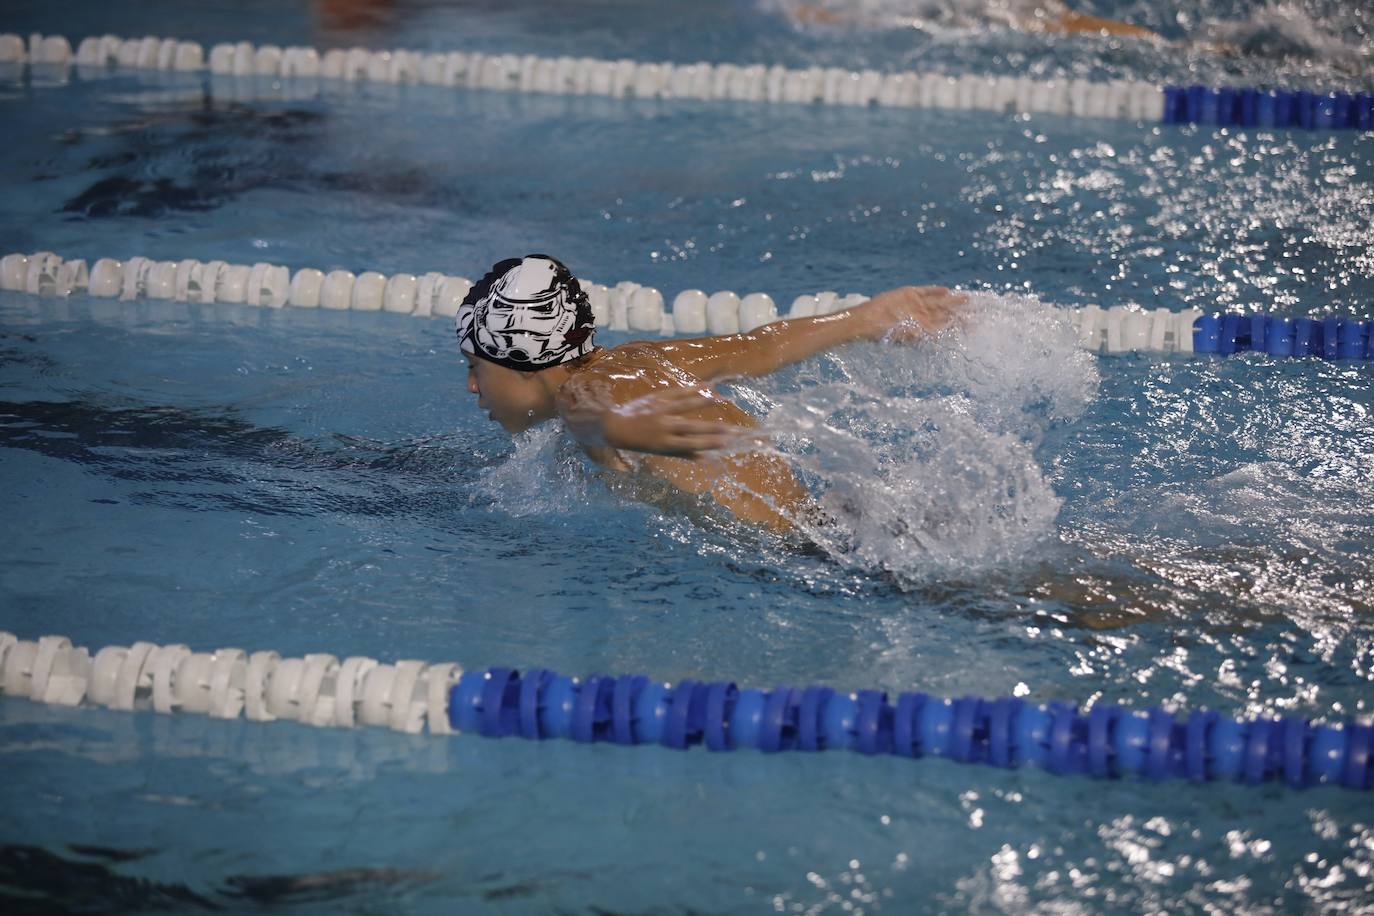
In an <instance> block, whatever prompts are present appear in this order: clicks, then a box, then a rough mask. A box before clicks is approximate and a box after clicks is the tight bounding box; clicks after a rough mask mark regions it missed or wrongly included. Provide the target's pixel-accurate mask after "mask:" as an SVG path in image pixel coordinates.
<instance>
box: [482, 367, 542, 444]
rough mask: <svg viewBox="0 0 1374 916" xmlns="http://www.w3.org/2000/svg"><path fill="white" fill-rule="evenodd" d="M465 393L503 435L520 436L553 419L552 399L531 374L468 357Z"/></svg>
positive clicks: (534, 374) (533, 374)
mask: <svg viewBox="0 0 1374 916" xmlns="http://www.w3.org/2000/svg"><path fill="white" fill-rule="evenodd" d="M467 361H468V391H469V392H470V393H472V394H475V395H477V406H478V408H480V409H481V410H485V411H486V412H487V416H488V417H490V418H491V419H492V420H494V421H496V422H497V423H500V424H501V426H502V428H503V429H505V431H506V432H508V433H510V434H511V435H514V434H516V433H522V432H524V431H525V430H527V429H529V428H530V427H531V426H534V425H535V424H536V423H542V422H543V421H544V420H547V419H549V418H550V417H552V416H553V415H554V403H553V397H552V396H551V395H550V394H549V393H548V391H547V390H546V389H545V388H544V385H543V384H541V383H540V380H539V379H538V378H536V377H535V376H536V375H538V373H535V372H518V371H516V370H515V369H507V368H506V367H505V366H498V365H496V363H492V362H488V361H487V360H485V359H480V358H478V357H474V356H468V357H467Z"/></svg>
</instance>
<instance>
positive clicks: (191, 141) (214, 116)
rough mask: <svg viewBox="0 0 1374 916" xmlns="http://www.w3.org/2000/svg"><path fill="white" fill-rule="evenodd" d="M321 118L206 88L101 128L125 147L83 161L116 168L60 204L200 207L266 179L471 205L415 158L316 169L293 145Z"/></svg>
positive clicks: (317, 138)
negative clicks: (192, 98)
mask: <svg viewBox="0 0 1374 916" xmlns="http://www.w3.org/2000/svg"><path fill="white" fill-rule="evenodd" d="M325 117H326V116H325V115H324V114H323V113H322V112H320V111H312V110H309V109H304V108H291V109H286V110H264V109H262V108H254V107H249V106H246V105H240V104H221V103H217V102H216V101H215V100H214V99H213V98H209V97H207V98H206V99H205V100H204V101H203V103H202V104H201V106H200V107H199V108H195V109H191V110H186V109H176V110H174V111H172V112H170V113H167V114H162V115H156V116H151V117H149V116H141V117H140V118H139V119H137V120H131V121H128V122H125V123H124V124H121V125H116V126H115V127H113V128H109V129H108V130H107V131H106V133H107V134H108V135H113V136H115V137H118V138H119V141H120V142H122V143H124V144H125V145H126V148H125V149H121V150H118V151H115V152H102V153H100V154H99V155H96V156H93V157H92V158H91V159H90V160H89V161H88V162H87V164H86V167H87V170H88V171H92V172H109V171H111V170H114V171H115V174H112V175H111V174H106V175H104V176H103V177H101V178H99V179H97V180H95V181H93V182H92V183H91V184H90V185H89V186H88V187H87V188H86V189H85V190H83V191H81V192H80V193H79V194H76V195H74V196H72V197H71V198H69V199H68V200H67V201H66V202H64V203H63V205H62V207H61V211H60V212H63V213H71V214H77V215H78V216H77V217H76V218H86V219H104V218H109V217H123V216H135V217H145V218H153V217H158V216H161V215H164V214H167V213H170V212H193V213H194V212H205V211H208V210H213V209H215V208H217V207H220V206H222V205H224V204H225V203H227V202H229V201H231V200H232V199H234V198H236V197H238V196H240V195H242V194H245V193H247V192H249V191H254V190H257V189H261V188H269V187H271V188H286V189H298V190H301V191H304V192H314V191H327V192H340V191H342V192H350V193H357V194H365V195H368V196H371V197H378V198H383V199H386V200H390V201H394V202H399V203H412V204H413V203H420V202H427V203H430V204H433V203H434V202H436V201H443V202H444V203H445V204H446V205H451V206H453V207H456V208H459V209H470V208H471V207H472V206H473V205H474V204H473V201H472V200H469V199H468V195H466V194H465V193H464V192H463V191H462V190H461V189H456V188H454V187H453V185H452V183H451V182H438V181H436V179H435V176H434V175H432V174H430V172H428V171H426V170H425V169H423V168H419V167H417V166H412V165H402V164H396V163H388V162H386V161H376V160H375V159H369V160H368V161H367V162H366V163H364V164H363V165H364V166H365V167H360V168H359V169H357V170H352V171H342V170H330V169H321V168H318V167H317V166H316V165H315V163H316V162H317V161H318V160H319V157H317V156H313V155H311V154H310V153H309V152H308V150H302V151H298V152H295V153H294V154H293V153H292V152H291V147H295V146H307V147H312V148H313V147H317V146H319V147H321V148H323V147H322V144H326V143H327V138H325V137H323V126H324V121H325ZM64 136H65V139H66V141H67V142H68V144H79V143H81V142H82V140H83V137H82V135H81V134H80V132H76V131H73V132H69V133H68V134H66V135H64ZM106 139H108V136H107V137H106ZM150 174H151V175H157V176H161V177H148V176H149V175H150ZM167 176H174V177H167Z"/></svg>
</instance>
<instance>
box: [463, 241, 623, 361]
mask: <svg viewBox="0 0 1374 916" xmlns="http://www.w3.org/2000/svg"><path fill="white" fill-rule="evenodd" d="M595 330H596V327H595V323H594V321H593V318H592V306H591V303H590V302H589V301H588V300H587V294H586V293H584V292H583V291H582V286H581V284H579V283H578V282H577V278H576V277H574V276H573V275H572V272H571V271H569V270H568V268H567V267H565V266H564V265H563V263H562V262H561V261H559V260H557V259H556V258H551V257H549V256H548V255H546V254H531V255H526V256H525V257H523V258H509V259H507V260H505V261H499V262H497V263H496V264H495V265H493V266H492V268H491V271H490V272H488V273H487V275H486V276H485V277H483V278H482V280H481V282H479V283H478V284H477V285H476V286H474V287H473V288H472V290H471V291H470V292H469V293H468V295H467V298H466V299H464V300H463V304H462V305H461V306H459V308H458V326H457V331H458V346H459V348H460V349H461V350H462V351H463V352H464V353H466V354H468V355H469V356H475V357H478V358H480V359H484V360H487V361H488V362H493V363H495V364H496V365H498V366H504V367H506V368H508V369H516V370H519V371H521V372H536V371H538V370H540V369H547V368H549V367H550V366H557V365H560V364H562V363H567V362H571V361H573V360H575V359H578V358H580V357H583V356H586V355H587V354H588V353H590V352H592V349H593V344H592V336H593V334H594V333H595Z"/></svg>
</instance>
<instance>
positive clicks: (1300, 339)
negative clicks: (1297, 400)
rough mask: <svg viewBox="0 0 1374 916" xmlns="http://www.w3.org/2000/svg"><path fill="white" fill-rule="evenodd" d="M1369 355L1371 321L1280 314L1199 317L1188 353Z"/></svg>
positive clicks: (1373, 335)
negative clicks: (1287, 316) (1286, 316)
mask: <svg viewBox="0 0 1374 916" xmlns="http://www.w3.org/2000/svg"><path fill="white" fill-rule="evenodd" d="M1248 351H1256V352H1261V353H1268V354H1269V355H1270V356H1318V357H1321V358H1322V359H1360V360H1369V359H1374V321H1359V320H1357V319H1354V318H1337V317H1328V318H1282V317H1278V316H1275V315H1239V314H1234V313H1227V314H1221V315H1203V316H1202V317H1201V318H1198V319H1197V321H1196V322H1195V323H1194V328H1193V352H1195V353H1216V354H1219V355H1221V356H1231V355H1233V354H1236V353H1245V352H1248Z"/></svg>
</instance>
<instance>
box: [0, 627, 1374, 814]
mask: <svg viewBox="0 0 1374 916" xmlns="http://www.w3.org/2000/svg"><path fill="white" fill-rule="evenodd" d="M0 692H2V693H3V694H4V695H5V696H10V697H20V698H27V699H30V700H33V701H36V702H40V703H47V704H51V705H57V706H70V707H75V706H81V705H83V704H84V705H89V706H104V707H106V708H108V709H114V710H124V711H133V710H147V709H151V710H153V711H155V712H158V713H163V714H171V713H198V714H202V715H207V716H211V717H213V718H220V719H234V718H238V717H239V716H243V717H244V718H247V719H249V720H250V721H254V722H271V721H275V720H284V721H291V722H298V723H303V724H307V725H313V726H316V727H334V728H356V727H359V726H373V727H381V728H390V729H392V730H394V731H400V732H405V733H408V734H418V733H420V732H422V731H424V730H426V729H428V731H429V733H430V734H434V735H450V734H459V733H463V732H468V733H475V734H479V735H483V736H486V737H489V738H504V737H511V736H519V737H522V738H527V739H531V740H536V741H540V740H545V739H550V738H564V739H569V740H573V741H578V742H582V743H601V742H609V743H613V744H621V745H650V744H652V745H659V746H662V747H668V748H673V749H677V750H686V749H688V748H690V747H693V746H696V745H705V746H706V748H707V749H709V750H712V751H733V750H737V749H743V748H752V749H756V750H760V751H763V752H765V753H776V752H781V751H803V752H805V751H811V752H815V751H826V750H850V751H857V752H858V753H861V754H869V755H874V754H884V755H895V756H899V757H907V758H913V759H914V758H922V757H936V758H941V759H945V760H951V761H954V762H956V763H975V764H983V765H987V766H995V767H1002V768H1008V769H1016V768H1019V767H1023V766H1032V767H1039V768H1041V769H1045V770H1048V771H1049V772H1051V773H1054V774H1057V775H1061V776H1090V777H1094V778H1099V779H1116V778H1131V777H1133V778H1142V779H1149V780H1164V779H1189V780H1192V781H1194V782H1198V783H1201V782H1208V781H1220V782H1235V783H1244V784H1248V785H1257V784H1260V783H1265V782H1280V781H1281V782H1283V783H1284V784H1286V785H1287V786H1289V787H1291V788H1303V787H1307V786H1313V785H1320V784H1331V785H1341V786H1344V787H1346V788H1348V789H1355V790H1361V791H1365V790H1368V789H1370V788H1371V787H1374V767H1371V765H1370V756H1371V749H1374V726H1371V724H1370V723H1368V722H1360V721H1356V720H1354V719H1351V720H1348V721H1344V722H1329V723H1313V722H1311V721H1310V720H1308V719H1307V718H1304V717H1301V716H1284V717H1280V718H1257V719H1233V718H1229V717H1227V716H1222V715H1218V714H1217V713H1216V712H1213V711H1209V710H1205V709H1202V710H1196V711H1194V712H1192V713H1189V714H1187V715H1186V716H1185V715H1182V714H1176V713H1172V712H1169V711H1167V710H1164V709H1162V708H1160V707H1152V708H1149V709H1143V710H1141V709H1131V708H1127V707H1122V706H1114V705H1107V704H1097V705H1094V706H1093V707H1092V708H1091V709H1090V710H1088V711H1086V712H1083V711H1080V709H1079V707H1078V706H1077V704H1074V703H1068V702H1062V701H1056V702H1051V703H1046V704H1035V703H1030V702H1027V701H1025V700H1022V699H1019V698H1016V697H998V698H995V699H982V698H979V697H974V696H966V697H960V698H957V699H948V698H944V697H937V696H931V695H929V694H925V693H914V692H913V693H902V694H899V695H898V696H896V697H895V698H889V696H888V694H887V693H886V692H884V691H881V690H859V691H855V692H852V693H846V692H843V691H836V690H834V689H832V688H830V687H825V686H820V685H813V686H809V687H792V686H780V687H776V688H774V689H772V690H754V689H748V688H744V689H741V688H739V687H738V686H737V685H736V684H735V683H734V682H730V681H721V682H714V683H708V682H698V681H695V680H682V681H679V682H678V683H677V684H668V683H662V682H658V681H654V680H651V679H650V678H648V677H645V676H643V675H626V676H622V677H605V676H600V675H592V676H591V677H587V678H570V677H565V676H562V675H559V674H558V673H556V672H554V671H549V670H546V669H542V668H536V669H532V670H528V671H526V672H525V673H524V674H523V675H522V674H521V673H520V672H519V671H517V670H516V669H513V668H503V667H497V668H490V669H488V670H486V671H475V670H474V671H467V672H464V671H463V670H462V669H461V668H460V667H459V666H458V665H456V664H452V663H442V664H437V665H430V664H427V663H425V662H422V661H416V660H403V661H397V662H394V663H389V664H388V663H381V662H378V661H376V660H374V659H371V658H367V657H364V656H350V657H347V658H344V659H342V660H341V659H339V658H338V657H337V656H334V655H331V654H328V653H312V654H308V655H305V656H303V657H300V658H290V657H283V656H282V655H281V654H280V653H277V652H274V651H270V650H263V651H257V652H252V653H249V652H246V651H245V650H243V649H238V648H223V649H217V650H215V651H214V652H197V651H193V650H192V649H190V648H189V647H188V646H185V645H181V644H174V645H167V646H159V645H156V644H154V643H148V642H136V643H134V644H133V645H132V646H105V647H104V648H102V649H100V650H98V651H97V652H95V654H94V655H92V654H91V653H90V652H89V651H88V650H87V649H85V648H82V647H78V646H74V645H73V644H72V642H71V640H70V639H68V638H67V637H65V636H44V637H41V638H40V639H38V640H34V641H29V640H21V639H19V638H17V637H16V636H15V635H14V634H12V633H6V632H0Z"/></svg>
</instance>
